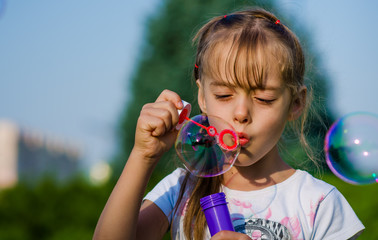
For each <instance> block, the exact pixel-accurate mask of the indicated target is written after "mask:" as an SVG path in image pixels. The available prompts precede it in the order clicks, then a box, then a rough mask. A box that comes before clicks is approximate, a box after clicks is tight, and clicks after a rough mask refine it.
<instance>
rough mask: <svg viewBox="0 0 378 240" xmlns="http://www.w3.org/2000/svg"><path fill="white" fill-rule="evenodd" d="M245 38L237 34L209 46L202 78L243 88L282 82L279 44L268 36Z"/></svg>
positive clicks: (276, 84)
mask: <svg viewBox="0 0 378 240" xmlns="http://www.w3.org/2000/svg"><path fill="white" fill-rule="evenodd" d="M259 38H260V39H255V41H252V40H251V39H247V40H246V39H242V36H240V35H238V34H234V35H233V36H232V35H231V36H228V38H225V37H221V38H219V39H218V41H214V42H213V44H212V45H210V46H208V49H207V51H206V54H205V55H204V61H203V66H202V67H203V70H202V71H203V74H202V77H201V78H203V80H206V79H211V80H212V81H213V82H215V83H216V84H217V85H221V84H223V85H229V86H237V87H242V88H249V89H253V88H261V89H266V88H276V87H280V86H282V85H283V80H282V74H281V73H282V71H281V69H282V67H281V63H282V59H280V57H279V55H282V54H279V53H278V51H277V46H275V45H276V44H274V42H271V41H268V40H267V39H266V38H265V37H263V36H260V37H259Z"/></svg>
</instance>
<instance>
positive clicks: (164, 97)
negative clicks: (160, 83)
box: [155, 89, 183, 109]
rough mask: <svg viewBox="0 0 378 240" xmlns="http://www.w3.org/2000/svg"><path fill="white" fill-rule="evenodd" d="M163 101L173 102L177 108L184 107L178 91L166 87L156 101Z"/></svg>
mask: <svg viewBox="0 0 378 240" xmlns="http://www.w3.org/2000/svg"><path fill="white" fill-rule="evenodd" d="M162 101H170V102H172V103H173V104H174V105H175V107H176V108H177V109H181V108H182V107H183V104H182V101H181V97H180V96H179V95H178V94H177V93H175V92H173V91H171V90H168V89H165V90H164V91H163V92H161V94H160V95H159V97H158V98H157V99H156V101H155V102H162Z"/></svg>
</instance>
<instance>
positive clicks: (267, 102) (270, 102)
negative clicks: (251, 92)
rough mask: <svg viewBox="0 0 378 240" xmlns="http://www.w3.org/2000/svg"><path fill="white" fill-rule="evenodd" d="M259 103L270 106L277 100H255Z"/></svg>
mask: <svg viewBox="0 0 378 240" xmlns="http://www.w3.org/2000/svg"><path fill="white" fill-rule="evenodd" d="M255 99H256V100H257V101H258V102H260V103H263V104H266V105H270V104H272V103H273V102H274V101H275V100H276V99H265V98H255Z"/></svg>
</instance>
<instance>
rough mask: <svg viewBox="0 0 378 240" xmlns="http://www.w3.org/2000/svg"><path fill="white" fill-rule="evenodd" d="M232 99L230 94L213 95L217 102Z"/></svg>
mask: <svg viewBox="0 0 378 240" xmlns="http://www.w3.org/2000/svg"><path fill="white" fill-rule="evenodd" d="M231 97H232V94H220V95H218V94H215V99H219V100H226V99H228V98H231Z"/></svg>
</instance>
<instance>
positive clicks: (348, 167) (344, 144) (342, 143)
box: [324, 113, 378, 184]
mask: <svg viewBox="0 0 378 240" xmlns="http://www.w3.org/2000/svg"><path fill="white" fill-rule="evenodd" d="M324 150H325V155H326V161H327V164H328V166H329V168H330V169H331V170H332V172H333V173H334V174H335V175H336V176H337V177H339V178H340V179H342V180H343V181H345V182H348V183H352V184H369V183H378V178H377V175H378V116H377V115H374V114H371V113H352V114H348V115H346V116H344V117H342V118H340V119H338V120H337V121H336V122H335V123H334V124H333V125H332V126H331V128H330V129H329V130H328V132H327V134H326V138H325V146H324Z"/></svg>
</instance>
